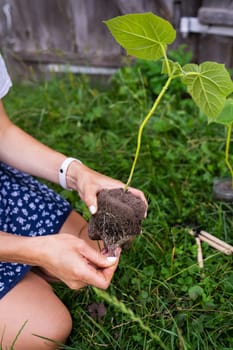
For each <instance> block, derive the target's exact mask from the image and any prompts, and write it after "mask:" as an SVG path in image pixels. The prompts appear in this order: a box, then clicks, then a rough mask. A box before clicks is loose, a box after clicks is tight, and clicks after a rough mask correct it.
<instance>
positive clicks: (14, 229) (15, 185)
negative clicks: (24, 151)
mask: <svg viewBox="0 0 233 350" xmlns="http://www.w3.org/2000/svg"><path fill="white" fill-rule="evenodd" d="M71 210H72V209H71V206H70V204H69V203H68V202H67V201H66V200H64V199H63V198H62V197H61V196H60V195H58V194H57V193H55V192H54V191H53V190H51V189H49V188H48V187H47V186H46V185H45V184H42V183H40V182H39V181H37V180H36V179H35V178H33V177H32V176H30V175H28V174H25V173H23V172H21V171H19V170H17V169H13V168H11V167H10V166H8V165H6V164H4V163H0V230H1V231H4V232H8V233H12V234H15V235H20V236H30V237H33V236H43V235H49V234H55V233H57V232H58V231H59V230H60V228H61V226H62V225H63V223H64V221H65V220H66V218H67V217H68V215H69V214H70V212H71ZM30 268H31V267H30V266H28V265H26V264H18V263H8V262H0V298H2V297H3V296H4V295H5V294H6V293H7V292H8V291H9V290H10V289H11V288H13V287H14V286H15V285H16V284H17V283H18V282H19V281H20V280H21V279H22V278H23V277H24V276H25V274H26V273H27V272H28V271H29V270H30Z"/></svg>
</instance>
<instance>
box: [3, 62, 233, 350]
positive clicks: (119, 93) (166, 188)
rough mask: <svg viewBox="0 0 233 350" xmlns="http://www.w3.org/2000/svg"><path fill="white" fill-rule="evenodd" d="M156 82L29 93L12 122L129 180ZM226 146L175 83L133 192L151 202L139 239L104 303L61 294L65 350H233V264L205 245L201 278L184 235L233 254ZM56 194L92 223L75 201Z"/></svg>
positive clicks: (134, 73)
mask: <svg viewBox="0 0 233 350" xmlns="http://www.w3.org/2000/svg"><path fill="white" fill-rule="evenodd" d="M158 71H159V69H157V68H156V65H155V66H154V65H152V66H150V65H149V66H148V63H145V62H138V63H137V64H136V66H135V67H134V68H130V67H126V68H124V69H121V70H120V71H119V72H118V73H117V74H116V75H115V76H114V77H113V78H112V79H111V81H110V82H109V84H108V85H107V86H105V87H100V86H98V85H97V84H96V83H95V84H93V83H91V82H90V81H89V80H88V79H87V78H86V77H78V76H74V75H67V76H64V77H62V78H59V79H58V78H57V79H56V78H53V79H51V80H50V81H48V82H42V83H36V84H34V83H22V84H20V85H18V86H15V87H14V88H13V89H12V91H11V92H10V94H9V96H8V97H7V98H6V99H5V105H6V109H7V111H8V114H9V115H10V116H11V118H12V119H13V120H14V121H15V122H16V123H17V124H18V125H19V126H21V127H22V128H23V129H25V130H26V131H28V132H30V133H31V134H32V135H34V136H35V137H37V138H38V139H40V140H41V141H42V142H44V143H46V144H47V145H49V146H51V147H53V148H55V149H57V150H58V151H61V152H64V153H65V154H67V155H69V156H73V157H77V158H79V159H81V160H82V161H83V162H84V163H86V164H87V165H89V166H90V167H92V168H94V169H96V170H98V171H100V172H103V173H105V174H107V175H109V176H112V177H116V178H118V179H120V180H122V181H126V180H127V178H128V175H129V171H130V168H131V163H132V160H133V156H134V152H135V146H136V134H137V130H138V126H139V123H140V121H141V120H142V118H143V117H144V116H145V114H146V112H147V111H148V109H149V106H150V105H151V103H152V98H153V97H154V95H155V94H156V93H157V92H156V85H157V84H159V82H160V79H161V78H160V76H159V74H158ZM151 72H152V73H153V75H152V73H151ZM156 72H157V73H156ZM152 78H153V79H152ZM148 88H149V91H147V90H148ZM224 147H225V145H224V128H221V127H219V126H217V125H214V124H211V125H207V122H206V118H205V117H204V116H203V115H200V114H199V112H198V110H197V109H196V107H195V106H194V105H193V103H192V101H191V100H190V99H189V98H188V96H187V94H186V92H185V91H184V90H182V89H181V88H180V85H179V83H177V84H174V85H173V86H172V88H171V90H170V93H169V94H168V95H167V96H166V97H165V99H164V100H163V102H162V104H161V106H160V108H159V112H158V114H157V115H156V116H154V117H153V118H152V120H151V121H150V122H149V125H147V127H146V128H145V132H144V134H143V144H142V148H141V154H140V159H139V162H138V164H137V167H136V171H135V175H134V178H133V182H132V186H134V187H138V188H141V189H142V190H143V191H144V192H145V194H146V197H147V199H148V202H149V211H148V217H147V219H146V220H145V221H144V223H143V233H142V235H141V236H139V237H138V238H137V239H136V240H135V241H134V243H133V245H132V247H131V248H130V250H128V251H125V252H123V254H122V257H121V261H120V264H119V268H118V270H117V272H116V273H115V276H114V279H113V281H112V284H111V286H110V287H109V289H108V291H107V292H101V291H98V290H96V289H93V288H91V287H88V288H86V289H85V290H81V291H78V292H76V291H71V290H69V289H68V288H67V287H66V286H64V285H58V286H56V287H55V288H56V292H57V293H58V294H59V296H60V297H61V298H62V300H63V301H64V302H65V304H66V305H67V306H68V307H69V309H70V311H71V313H72V316H73V322H74V327H73V332H72V334H71V336H70V338H69V341H68V343H67V345H66V346H64V347H63V348H64V349H66V350H68V349H77V350H94V349H97V350H100V349H109V350H110V349H111V350H113V349H115V350H118V349H119V350H122V349H124V350H128V349H129V350H131V349H134V350H142V349H143V350H154V349H162V348H164V349H165V348H166V349H170V350H173V349H174V350H176V349H177V350H181V349H186V350H203V349H205V350H215V349H216V350H229V349H233V340H232V339H233V338H232V334H233V271H232V256H226V255H223V254H220V253H218V252H217V251H216V250H213V249H212V248H210V247H209V246H208V245H206V244H203V254H204V258H205V261H204V271H200V269H199V267H198V265H197V249H196V245H195V240H194V239H193V237H192V236H190V235H189V233H188V230H189V228H190V227H192V225H196V224H198V225H200V227H201V228H202V229H204V230H206V231H207V232H210V233H212V234H214V235H216V236H217V237H219V238H220V239H223V240H225V241H227V242H228V243H230V244H232V243H233V236H232V221H233V215H232V214H233V208H232V205H231V204H227V203H221V202H216V201H215V200H214V199H213V196H212V185H213V179H214V178H215V177H221V176H228V171H227V169H226V166H225V163H224ZM231 159H232V158H231ZM53 188H55V189H56V190H57V191H59V192H60V193H61V194H62V195H63V196H65V197H66V198H67V199H68V200H69V201H70V202H71V203H72V205H73V206H74V207H75V208H76V210H79V211H81V212H82V213H83V215H84V217H85V218H86V219H88V218H89V213H88V211H87V209H86V208H85V206H84V204H83V203H81V202H80V200H79V199H78V197H77V195H76V194H75V193H73V192H67V191H63V190H62V189H60V188H59V187H58V186H56V185H53ZM94 302H96V303H101V302H103V303H104V304H105V307H106V314H105V316H103V317H102V318H101V319H100V320H95V319H93V318H92V317H91V315H90V314H89V312H88V306H89V305H91V304H93V303H94Z"/></svg>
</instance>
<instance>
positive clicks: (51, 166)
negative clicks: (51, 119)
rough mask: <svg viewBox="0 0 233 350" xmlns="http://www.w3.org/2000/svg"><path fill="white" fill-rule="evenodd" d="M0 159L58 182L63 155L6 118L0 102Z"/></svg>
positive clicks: (32, 173) (30, 172)
mask: <svg viewBox="0 0 233 350" xmlns="http://www.w3.org/2000/svg"><path fill="white" fill-rule="evenodd" d="M0 124H1V126H0V160H1V161H3V162H5V163H7V164H9V165H11V166H13V167H15V168H17V169H19V170H22V171H24V172H27V173H29V174H31V175H35V176H39V177H41V178H44V179H47V180H49V181H52V182H55V183H57V182H58V171H59V167H60V165H61V163H62V162H63V161H64V159H65V155H63V154H61V153H59V152H57V151H55V150H52V149H50V148H49V147H47V146H45V145H43V144H42V143H40V142H39V141H37V140H36V139H34V138H33V137H31V136H30V135H28V134H27V133H25V132H24V131H23V130H21V129H19V128H18V127H17V126H15V125H14V124H13V123H11V122H10V120H9V119H8V117H7V115H6V113H5V111H4V108H3V106H2V104H0Z"/></svg>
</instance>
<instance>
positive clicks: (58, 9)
mask: <svg viewBox="0 0 233 350" xmlns="http://www.w3.org/2000/svg"><path fill="white" fill-rule="evenodd" d="M148 11H151V12H153V13H156V14H158V15H160V16H162V17H164V18H166V19H168V20H169V21H171V22H172V23H173V25H174V26H175V28H176V30H177V40H176V43H175V45H174V47H177V46H178V45H179V44H181V43H185V44H187V45H188V47H189V48H190V49H192V51H193V53H194V60H195V61H197V62H200V61H203V60H216V61H218V62H223V63H225V64H226V66H227V67H233V50H232V49H233V47H232V46H233V34H231V33H226V29H228V30H233V1H232V0H221V1H218V0H40V1H36V0H0V47H1V51H2V52H3V53H4V55H5V56H6V58H7V62H8V66H9V69H10V71H11V74H12V75H13V76H15V77H20V78H22V77H26V76H25V75H27V74H28V72H30V71H31V68H33V70H34V71H35V70H36V68H37V67H40V69H45V68H46V67H47V68H48V64H50V65H51V64H59V65H61V64H72V65H75V66H76V67H86V68H88V67H89V68H92V69H93V67H96V68H101V67H102V68H106V69H107V70H106V72H110V70H109V68H113V67H118V66H120V65H122V64H124V57H125V53H124V51H123V50H122V49H121V48H120V47H119V45H118V44H116V43H115V41H114V39H113V38H112V36H111V34H110V33H109V32H108V30H107V28H106V27H105V25H104V24H103V23H102V21H103V20H105V19H109V18H112V17H114V16H117V15H121V14H125V13H133V12H148ZM192 18H194V19H195V18H196V19H199V20H200V21H201V22H200V23H201V25H202V27H201V28H202V29H203V30H202V32H198V31H197V28H196V27H195V25H194V27H193V28H191V26H190V23H191V22H189V20H190V19H192ZM183 20H185V21H186V22H185V21H183ZM216 22H217V23H216ZM181 23H183V24H184V23H186V27H187V28H185V25H183V27H182V28H181ZM216 25H217V26H218V27H219V28H220V27H221V28H223V29H224V28H225V31H223V33H221V35H219V34H218V33H217V34H216V33H215V34H209V32H208V29H209V28H210V27H216ZM206 28H207V29H206ZM50 67H51V66H50ZM94 71H95V70H94Z"/></svg>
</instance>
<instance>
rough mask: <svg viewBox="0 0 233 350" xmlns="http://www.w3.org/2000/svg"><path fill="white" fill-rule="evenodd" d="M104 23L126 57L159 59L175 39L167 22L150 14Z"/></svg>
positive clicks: (119, 17) (125, 17) (172, 30)
mask: <svg viewBox="0 0 233 350" xmlns="http://www.w3.org/2000/svg"><path fill="white" fill-rule="evenodd" d="M104 23H105V24H106V25H107V27H108V28H109V30H110V31H111V33H112V35H113V37H114V38H115V40H116V41H117V42H118V43H119V44H120V45H121V46H122V47H123V48H124V49H126V51H127V53H128V55H132V56H135V57H138V58H142V59H148V60H158V59H160V58H161V57H163V56H164V51H166V49H167V44H171V43H172V42H173V41H174V40H175V37H176V31H175V29H174V28H173V26H172V25H171V24H170V23H169V22H168V21H166V20H165V19H163V18H161V17H158V16H156V15H154V14H153V13H150V12H148V13H136V14H128V15H123V16H118V17H114V18H112V19H110V20H108V21H104Z"/></svg>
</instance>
